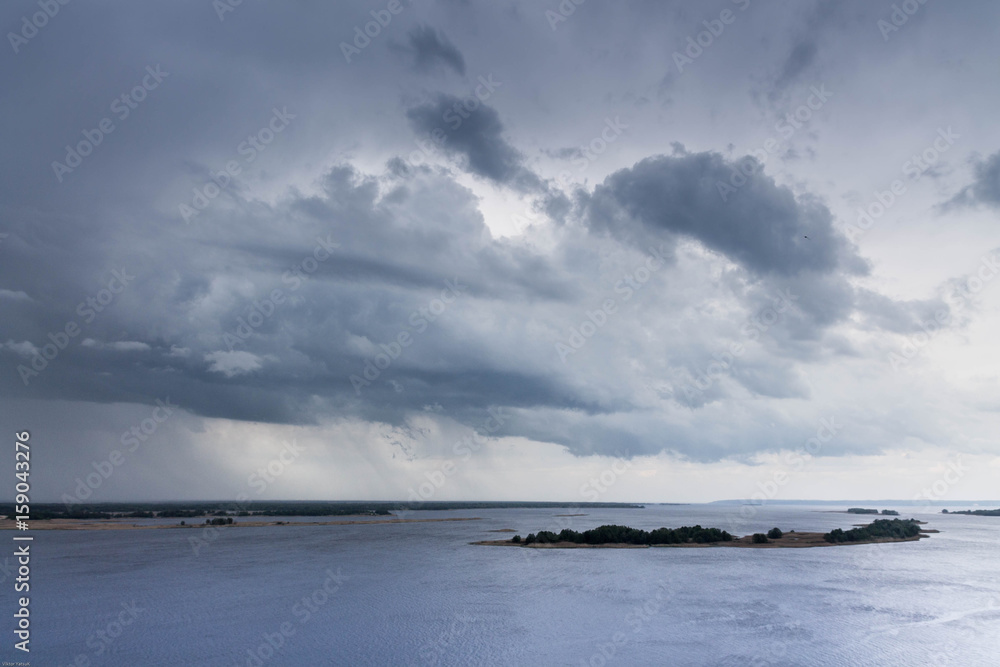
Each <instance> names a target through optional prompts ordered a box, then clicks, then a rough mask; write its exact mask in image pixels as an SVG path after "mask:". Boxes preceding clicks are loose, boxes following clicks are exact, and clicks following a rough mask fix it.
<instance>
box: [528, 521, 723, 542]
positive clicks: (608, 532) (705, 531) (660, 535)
mask: <svg viewBox="0 0 1000 667" xmlns="http://www.w3.org/2000/svg"><path fill="white" fill-rule="evenodd" d="M514 538H515V539H514V540H512V541H514V542H520V536H517V535H515V536H514ZM732 539H733V536H732V535H730V534H729V533H727V532H726V531H724V530H719V529H718V528H702V527H701V526H681V527H680V528H657V529H655V530H652V531H645V530H642V529H640V528H630V527H628V526H617V525H604V526H598V527H597V528H592V529H590V530H585V531H583V532H582V533H581V532H577V531H575V530H571V529H569V528H564V529H563V530H562V531H561V532H559V533H558V534H556V533H554V532H552V531H550V530H542V531H539V532H538V534H535V533H531V534H529V535H528V536H527V537H526V538H525V539H524V544H534V543H536V542H537V543H538V544H550V543H552V542H573V543H576V544H646V545H656V544H687V543H690V542H695V543H699V544H700V543H711V542H729V541H732Z"/></svg>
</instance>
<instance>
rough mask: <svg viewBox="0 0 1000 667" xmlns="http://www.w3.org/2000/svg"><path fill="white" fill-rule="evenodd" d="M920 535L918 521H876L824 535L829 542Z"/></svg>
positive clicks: (839, 529)
mask: <svg viewBox="0 0 1000 667" xmlns="http://www.w3.org/2000/svg"><path fill="white" fill-rule="evenodd" d="M919 533H920V524H918V523H917V521H916V519H876V520H875V521H872V522H871V523H870V524H868V525H867V526H858V527H857V528H851V529H850V530H843V529H841V528H835V529H834V530H831V531H830V532H829V533H826V534H825V535H823V539H824V540H826V541H827V542H831V543H834V544H835V543H838V542H862V541H865V540H871V539H874V538H877V537H891V538H906V537H915V536H917V535H918V534H919Z"/></svg>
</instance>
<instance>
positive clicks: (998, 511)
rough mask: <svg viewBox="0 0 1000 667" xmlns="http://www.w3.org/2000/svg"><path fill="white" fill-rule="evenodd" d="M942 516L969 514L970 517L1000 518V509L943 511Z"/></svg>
mask: <svg viewBox="0 0 1000 667" xmlns="http://www.w3.org/2000/svg"><path fill="white" fill-rule="evenodd" d="M941 514H968V515H970V516H1000V509H995V510H951V511H950V512H949V511H948V510H941Z"/></svg>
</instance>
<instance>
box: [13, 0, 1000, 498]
mask: <svg viewBox="0 0 1000 667" xmlns="http://www.w3.org/2000/svg"><path fill="white" fill-rule="evenodd" d="M50 4H51V6H49V4H46V3H45V2H41V3H39V2H24V1H20V0H19V1H18V2H7V3H3V6H2V8H0V25H2V26H3V28H4V32H5V33H6V38H5V41H6V44H5V45H4V46H3V48H4V49H6V51H5V52H4V53H3V55H2V56H0V81H2V94H0V109H2V115H3V118H4V124H3V129H2V134H3V142H2V147H3V158H4V159H3V160H2V161H0V395H2V405H0V421H2V423H3V426H4V428H5V429H6V431H7V433H8V434H10V433H12V432H14V431H23V430H29V431H30V432H31V433H32V441H33V443H34V453H35V458H34V459H33V468H32V472H33V488H34V493H35V495H34V499H35V500H36V501H42V500H48V501H58V500H60V499H63V500H65V498H66V497H67V495H68V496H69V497H77V498H80V497H86V499H87V500H88V501H105V500H124V499H216V498H219V499H228V498H234V497H236V496H237V495H239V494H246V495H248V496H249V497H252V498H317V499H411V500H413V499H415V498H417V499H423V500H448V499H528V500H531V499H538V500H566V501H584V500H607V501H618V500H628V501H651V502H655V501H702V500H713V499H719V498H733V497H749V496H751V494H753V493H756V492H760V493H765V494H766V495H767V497H768V498H865V497H867V498H902V499H910V498H914V497H916V496H918V495H920V494H924V495H925V496H926V494H927V493H928V491H927V490H928V489H931V490H932V491H931V492H930V493H932V495H934V497H935V498H937V499H944V500H947V499H987V498H995V497H996V495H997V494H996V491H995V488H994V487H995V480H996V479H997V476H998V475H1000V444H998V441H997V433H998V432H1000V388H998V383H997V380H998V362H1000V352H998V348H997V347H996V344H995V342H996V335H997V331H998V326H1000V280H993V279H994V278H995V277H996V276H997V274H998V273H1000V233H998V227H997V216H998V213H1000V126H998V125H997V123H996V109H997V108H998V103H1000V88H998V87H997V85H996V81H997V79H996V63H997V62H998V56H1000V40H998V39H997V38H998V36H1000V35H998V32H1000V30H998V28H1000V6H997V5H996V4H995V3H990V2H985V1H983V2H972V1H969V2H953V3H934V2H928V3H926V4H921V3H920V2H918V1H917V0H910V1H909V2H903V3H892V2H889V1H888V0H884V1H883V0H879V1H876V2H869V1H867V0H865V1H861V0H858V1H853V2H828V1H820V2H815V1H813V2H768V3H765V2H760V1H759V0H732V1H731V0H725V1H713V2H702V3H681V2H660V1H657V2H652V1H650V2H639V1H636V2H597V1H596V0H591V1H590V2H582V3H580V4H577V3H576V2H575V1H573V0H565V1H564V2H562V3H561V4H560V3H558V2H556V1H555V0H553V1H551V2H511V1H509V0H500V1H498V2H489V3H486V2H471V1H462V0H437V1H432V0H423V1H415V2H407V1H404V0H398V1H397V0H387V1H385V2H383V1H381V0H379V1H376V2H354V3H321V2H305V1H300V2H292V3H281V2H275V1H271V2H266V1H258V0H244V1H243V2H242V3H239V4H237V3H235V2H231V1H230V0H217V1H216V2H214V3H209V2H170V3H125V2H101V3H70V4H68V5H60V4H58V3H56V2H52V3H50ZM46 8H47V9H46ZM269 466H270V471H271V472H270V473H269V475H268V476H267V481H266V482H265V483H260V479H261V476H260V475H258V477H256V478H255V477H253V476H254V474H255V471H260V470H264V471H267V470H268V469H269V468H268V467H269ZM949 471H950V472H949ZM956 471H957V472H956ZM775 479H778V480H779V481H778V482H775V483H773V484H772V482H774V480H775ZM591 480H598V482H599V483H596V484H595V483H594V482H592V481H591ZM601 480H603V483H600V482H601ZM943 480H945V481H943ZM762 489H765V490H763V491H762ZM768 489H769V490H768ZM414 494H417V495H416V496H414Z"/></svg>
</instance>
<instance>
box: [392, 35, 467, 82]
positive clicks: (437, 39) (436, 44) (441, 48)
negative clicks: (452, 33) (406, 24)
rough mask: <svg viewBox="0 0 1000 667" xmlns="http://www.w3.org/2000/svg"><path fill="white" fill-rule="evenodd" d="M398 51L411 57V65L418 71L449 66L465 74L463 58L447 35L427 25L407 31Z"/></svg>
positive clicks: (460, 74) (457, 72) (462, 74)
mask: <svg viewBox="0 0 1000 667" xmlns="http://www.w3.org/2000/svg"><path fill="white" fill-rule="evenodd" d="M399 51H401V52H402V53H404V54H405V55H406V56H407V57H409V58H410V59H412V62H413V67H414V68H415V69H416V70H417V71H420V72H429V71H432V70H434V69H437V68H450V69H451V70H452V71H454V72H455V73H456V74H458V75H459V76H465V58H464V57H462V52H461V51H459V50H458V48H456V47H455V45H454V44H452V43H451V41H449V40H448V37H447V36H446V35H445V34H444V33H443V32H440V31H438V30H435V29H434V28H432V27H431V26H428V25H418V26H417V27H415V28H413V29H412V30H410V32H409V33H407V43H406V46H403V47H399Z"/></svg>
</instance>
